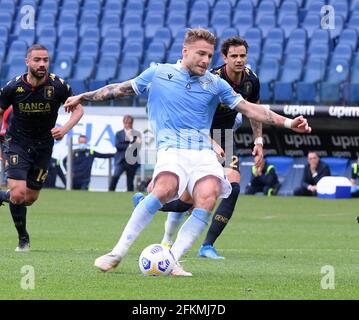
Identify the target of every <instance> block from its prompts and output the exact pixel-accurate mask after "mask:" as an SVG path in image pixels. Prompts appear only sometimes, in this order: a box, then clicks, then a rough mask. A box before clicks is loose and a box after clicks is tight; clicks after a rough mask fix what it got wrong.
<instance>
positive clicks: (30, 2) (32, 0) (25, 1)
mask: <svg viewBox="0 0 359 320" xmlns="http://www.w3.org/2000/svg"><path fill="white" fill-rule="evenodd" d="M38 2H39V1H37V0H20V1H19V8H21V7H23V6H32V7H33V8H34V9H37V5H38Z"/></svg>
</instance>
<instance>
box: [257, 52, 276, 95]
mask: <svg viewBox="0 0 359 320" xmlns="http://www.w3.org/2000/svg"><path fill="white" fill-rule="evenodd" d="M278 74H279V62H278V60H277V59H273V58H263V59H262V62H261V65H260V68H259V74H258V76H259V79H260V81H261V88H260V97H261V100H263V101H270V100H271V99H272V90H271V85H272V82H273V81H275V80H276V79H277V77H278Z"/></svg>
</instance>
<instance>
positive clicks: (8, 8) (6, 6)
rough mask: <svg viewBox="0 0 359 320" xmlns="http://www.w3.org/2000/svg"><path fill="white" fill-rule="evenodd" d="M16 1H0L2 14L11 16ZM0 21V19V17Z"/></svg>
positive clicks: (13, 12)
mask: <svg viewBox="0 0 359 320" xmlns="http://www.w3.org/2000/svg"><path fill="white" fill-rule="evenodd" d="M15 4H16V2H15V1H14V0H2V1H1V12H2V13H4V15H8V16H9V17H10V19H12V18H13V16H14V14H15V9H16V5H15ZM0 21H1V19H0Z"/></svg>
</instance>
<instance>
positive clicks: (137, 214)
mask: <svg viewBox="0 0 359 320" xmlns="http://www.w3.org/2000/svg"><path fill="white" fill-rule="evenodd" d="M161 207H162V203H161V202H160V200H159V199H158V198H157V197H156V196H155V195H153V194H149V195H148V196H147V197H146V198H144V199H143V200H142V201H141V202H140V203H139V204H138V205H137V207H136V208H135V209H134V211H133V213H132V216H131V218H130V220H129V221H128V222H127V225H126V227H125V229H124V230H123V232H122V235H121V238H120V240H119V241H118V243H117V244H116V246H115V247H114V248H113V250H112V251H111V252H109V253H107V254H105V255H103V256H101V257H99V258H97V259H96V260H95V264H94V265H95V267H97V268H99V269H100V270H101V271H104V272H105V271H108V270H110V269H113V268H116V267H117V266H118V264H119V263H120V262H121V260H122V258H123V257H124V256H125V255H126V254H127V251H128V249H129V248H130V246H131V245H132V244H133V242H134V241H135V240H136V239H137V237H138V236H139V234H140V233H141V232H142V230H143V229H144V228H145V227H146V226H147V225H148V224H149V223H150V221H151V220H152V218H153V217H154V215H155V213H156V212H157V211H158V209H160V208H161Z"/></svg>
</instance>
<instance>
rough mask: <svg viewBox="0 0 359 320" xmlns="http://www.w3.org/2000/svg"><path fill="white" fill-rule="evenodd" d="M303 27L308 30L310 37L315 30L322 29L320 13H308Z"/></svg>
mask: <svg viewBox="0 0 359 320" xmlns="http://www.w3.org/2000/svg"><path fill="white" fill-rule="evenodd" d="M302 28H303V29H305V30H306V31H307V35H308V38H311V37H312V34H313V32H314V31H315V30H317V29H320V16H319V14H307V15H306V16H305V18H304V21H303V24H302Z"/></svg>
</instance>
